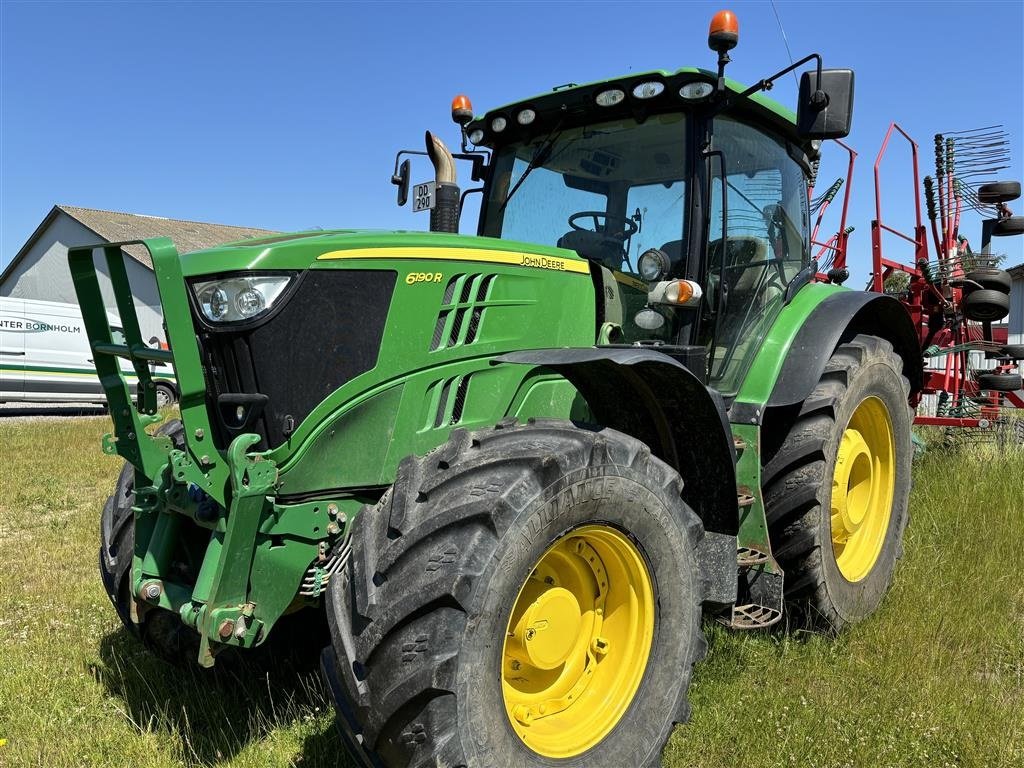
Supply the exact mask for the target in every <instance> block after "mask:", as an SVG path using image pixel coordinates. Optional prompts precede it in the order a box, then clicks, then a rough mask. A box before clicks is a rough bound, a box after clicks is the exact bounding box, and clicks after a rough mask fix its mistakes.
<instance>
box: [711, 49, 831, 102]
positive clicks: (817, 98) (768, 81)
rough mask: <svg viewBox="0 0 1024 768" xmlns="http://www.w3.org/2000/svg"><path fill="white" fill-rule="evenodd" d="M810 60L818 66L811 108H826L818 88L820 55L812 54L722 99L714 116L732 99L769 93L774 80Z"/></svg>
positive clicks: (823, 94)
mask: <svg viewBox="0 0 1024 768" xmlns="http://www.w3.org/2000/svg"><path fill="white" fill-rule="evenodd" d="M812 59H814V60H815V61H816V62H817V64H818V68H817V69H818V79H817V81H816V82H817V83H818V84H819V87H818V89H817V90H816V91H815V92H814V93H813V94H811V106H812V107H814V108H815V109H824V108H825V107H826V106H828V96H827V95H826V94H825V92H824V91H823V90H821V87H820V84H821V54H820V53H812V54H810V55H809V56H804V57H803V58H802V59H800V61H798V62H796V63H795V64H790V65H789V66H788V67H786V68H785V69H782V70H779V71H778V72H776V73H775V74H774V75H772V76H771V77H766V78H764V79H763V80H759V81H758V82H756V83H754V84H753V85H752V86H750V87H749V88H747V90H745V91H743V92H742V93H739V94H737V95H736V96H730V97H727V98H726V99H724V100H723V101H722V102H721V104H720V105H719V107H718V109H716V110H715V112H714V114H716V115H717V114H718V113H719V112H722V111H723V110H725V109H727V108H728V107H729V106H730V105H731V104H732V103H733V100H734V99H745V98H747V97H748V96H752V95H754V94H755V93H758V92H759V91H770V90H771V89H772V85H773V84H774V83H775V81H776V80H778V79H779V78H780V77H782V76H783V75H788V74H789V73H790V72H792V71H793V70H795V69H796V68H797V67H801V66H803V65H804V64H806V63H807V62H808V61H811V60H812Z"/></svg>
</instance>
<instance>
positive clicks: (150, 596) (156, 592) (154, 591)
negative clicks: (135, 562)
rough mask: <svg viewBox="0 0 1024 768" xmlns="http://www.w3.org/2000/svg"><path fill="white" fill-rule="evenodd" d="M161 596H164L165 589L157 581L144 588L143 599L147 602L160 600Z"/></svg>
mask: <svg viewBox="0 0 1024 768" xmlns="http://www.w3.org/2000/svg"><path fill="white" fill-rule="evenodd" d="M161 594H163V589H162V588H161V586H160V583H159V582H156V581H151V582H149V583H148V584H146V585H145V586H144V587H143V588H142V597H143V598H144V599H145V600H158V599H159V598H160V595H161Z"/></svg>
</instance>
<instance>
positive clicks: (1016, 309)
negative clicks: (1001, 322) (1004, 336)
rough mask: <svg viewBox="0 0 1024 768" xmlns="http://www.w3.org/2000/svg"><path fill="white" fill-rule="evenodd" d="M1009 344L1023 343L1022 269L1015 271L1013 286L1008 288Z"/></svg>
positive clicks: (1023, 284) (1023, 297)
mask: <svg viewBox="0 0 1024 768" xmlns="http://www.w3.org/2000/svg"><path fill="white" fill-rule="evenodd" d="M1006 322H1007V324H1008V325H1009V330H1010V337H1009V339H1008V343H1010V344H1024V270H1022V271H1021V272H1018V273H1016V275H1015V276H1014V278H1013V286H1012V287H1011V288H1010V317H1009V318H1007V321H1006Z"/></svg>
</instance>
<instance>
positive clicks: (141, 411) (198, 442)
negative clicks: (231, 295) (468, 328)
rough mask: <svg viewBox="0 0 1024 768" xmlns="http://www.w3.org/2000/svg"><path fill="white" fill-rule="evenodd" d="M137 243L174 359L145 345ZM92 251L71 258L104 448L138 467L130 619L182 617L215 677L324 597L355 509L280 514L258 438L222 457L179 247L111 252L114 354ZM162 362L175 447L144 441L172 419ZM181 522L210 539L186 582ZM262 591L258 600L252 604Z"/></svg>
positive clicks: (73, 252)
mask: <svg viewBox="0 0 1024 768" xmlns="http://www.w3.org/2000/svg"><path fill="white" fill-rule="evenodd" d="M129 245H142V246H144V247H146V248H147V249H148V251H149V253H150V256H151V258H152V260H153V268H154V273H155V275H156V277H157V285H158V287H159V291H160V298H161V302H162V303H163V306H164V307H165V312H166V315H165V321H166V324H167V333H168V338H169V340H170V346H171V350H173V352H172V351H168V350H157V349H152V348H150V347H149V346H147V345H146V344H145V343H144V342H143V340H142V335H141V332H140V330H139V325H138V319H137V316H136V314H135V309H134V305H133V304H132V300H131V289H130V286H129V284H128V277H127V273H126V270H125V265H124V261H123V256H122V251H121V249H122V248H123V247H125V246H129ZM94 250H95V249H94V247H80V248H72V249H70V250H69V263H70V264H71V270H72V276H73V278H74V281H75V286H76V289H77V291H78V294H79V300H80V303H81V306H82V313H83V319H84V321H85V325H86V329H87V331H88V333H89V336H90V338H91V339H93V340H94V344H93V349H94V352H95V353H96V357H95V360H96V368H97V372H98V374H99V376H100V380H101V383H102V385H103V388H104V391H105V393H106V396H107V401H108V403H109V404H110V414H111V418H112V420H113V422H114V432H113V433H112V434H107V435H105V436H104V438H103V451H104V453H107V454H111V455H113V454H118V455H120V456H122V457H123V458H124V459H125V460H126V461H127V462H129V463H130V464H132V465H133V467H134V469H135V482H134V491H135V503H134V505H133V507H132V513H133V515H134V522H135V525H134V528H135V534H134V543H135V546H134V556H133V558H132V566H131V569H130V574H129V575H128V576H127V584H126V585H125V586H126V589H125V590H124V591H125V592H126V593H127V594H126V595H124V596H123V597H124V599H125V600H127V601H128V605H127V606H125V607H126V608H127V611H125V615H130V616H131V619H132V621H133V622H134V623H136V624H142V623H143V622H144V621H145V616H146V613H147V612H148V611H150V610H153V609H154V608H160V609H164V610H167V611H171V612H173V613H175V614H177V615H178V616H180V618H181V620H182V622H183V623H184V624H185V625H186V626H189V627H192V628H194V629H195V630H196V631H197V632H198V633H199V636H200V649H199V663H200V664H201V665H202V666H207V667H208V666H212V665H213V662H214V655H215V654H216V652H217V650H218V649H219V648H222V647H224V646H228V645H231V646H236V647H243V648H250V647H253V646H255V645H258V644H260V643H262V642H263V640H264V639H265V638H266V637H267V635H268V633H269V631H270V629H271V627H272V626H273V624H274V623H275V622H276V621H277V619H278V618H280V617H281V616H282V615H283V614H284V613H285V612H286V611H288V610H289V609H290V608H291V609H294V608H299V607H302V606H303V605H305V604H307V603H308V602H312V601H315V600H316V599H317V598H318V597H319V596H320V594H321V593H322V592H323V590H324V589H326V585H327V581H328V580H329V578H330V575H331V573H332V572H333V570H335V568H334V567H332V559H331V554H332V552H336V551H337V549H338V548H339V545H340V543H341V542H343V540H344V539H345V538H346V537H347V536H348V526H347V521H348V520H350V519H351V518H352V517H353V514H352V513H354V512H355V511H356V509H358V504H355V505H354V508H353V509H349V505H352V504H353V502H352V501H351V500H339V501H338V503H334V502H330V503H329V502H327V501H322V502H317V503H315V504H313V503H310V504H297V505H281V504H277V503H275V500H274V498H273V490H274V486H275V484H276V482H277V476H278V472H277V466H276V464H275V463H274V462H273V461H271V460H269V459H268V458H267V457H266V454H265V453H259V452H256V453H252V452H250V451H249V449H250V448H251V447H252V446H253V445H255V444H256V443H258V442H259V440H260V437H259V436H258V435H255V434H251V433H246V434H241V435H238V436H237V437H236V438H235V439H234V440H233V441H232V442H231V444H230V446H229V447H228V450H227V451H225V452H223V453H222V452H220V451H218V450H217V449H216V448H215V447H213V445H212V443H211V439H210V437H209V436H210V435H211V434H212V430H211V425H210V423H209V415H208V413H207V411H206V405H205V398H206V384H205V381H204V379H203V376H202V373H201V367H200V360H199V352H198V350H197V348H196V344H195V338H194V334H193V333H192V330H191V320H190V318H189V316H188V306H189V305H188V298H187V296H186V294H185V281H184V279H183V278H182V273H181V266H180V262H179V259H178V253H177V251H176V250H175V248H174V246H173V245H172V244H171V241H170V240H168V239H166V238H157V239H153V240H144V241H131V242H124V243H112V244H109V245H105V246H103V248H102V250H103V252H104V256H105V259H106V263H107V266H108V269H109V274H110V276H111V283H112V287H113V289H114V296H115V298H116V300H117V305H118V309H119V312H120V316H121V321H122V324H123V328H124V335H125V341H124V343H123V344H115V343H114V341H113V334H112V332H111V328H110V325H109V322H108V320H107V318H106V314H105V311H104V309H103V306H104V303H103V299H102V294H101V293H100V287H99V281H98V279H97V273H96V270H95V268H94V264H93V252H94ZM97 339H98V340H100V341H98V342H96V341H95V340H97ZM117 358H125V359H128V360H130V361H131V362H132V364H133V366H134V368H135V371H136V374H137V375H138V377H139V386H138V390H137V393H136V397H135V398H134V400H133V398H132V395H131V390H130V389H129V384H128V382H127V380H126V378H125V377H124V375H122V373H121V370H120V366H119V365H118V363H117ZM155 361H160V362H167V363H171V364H172V365H174V368H175V372H176V373H177V376H178V382H179V384H180V386H181V418H182V422H183V424H184V428H185V438H186V439H185V440H184V441H183V443H181V444H180V445H175V443H174V442H173V441H172V439H171V437H169V436H167V435H163V434H152V433H151V432H150V431H149V429H150V428H152V427H153V426H154V425H156V424H158V423H159V422H160V421H162V419H163V417H162V416H161V415H160V414H158V413H157V409H156V397H155V387H154V386H153V382H152V379H151V378H150V375H149V363H150V362H155ZM197 454H198V455H197ZM186 520H188V521H190V523H191V524H193V525H194V527H195V528H196V529H197V530H198V531H199V532H200V533H201V531H202V530H203V529H205V530H206V531H208V532H209V540H208V542H204V543H203V545H202V547H201V548H199V547H197V548H196V550H195V551H202V553H203V554H202V557H201V561H200V562H197V563H196V564H195V566H194V567H193V568H192V569H191V572H190V573H181V568H180V563H177V562H176V560H178V559H179V558H178V557H177V555H180V554H181V552H180V551H179V550H176V547H181V546H183V542H185V541H187V540H188V538H189V537H186V536H182V530H181V528H182V525H183V524H184V523H186ZM193 535H194V534H193ZM186 559H187V558H186ZM307 583H308V586H309V589H306V586H307ZM257 594H258V595H259V601H258V602H257V601H255V600H254V599H253V595H257Z"/></svg>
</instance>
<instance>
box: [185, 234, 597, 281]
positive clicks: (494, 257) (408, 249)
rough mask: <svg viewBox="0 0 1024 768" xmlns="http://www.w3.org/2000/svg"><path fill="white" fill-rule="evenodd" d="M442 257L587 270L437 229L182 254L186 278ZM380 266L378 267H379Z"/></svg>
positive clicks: (261, 242)
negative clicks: (363, 261) (339, 262)
mask: <svg viewBox="0 0 1024 768" xmlns="http://www.w3.org/2000/svg"><path fill="white" fill-rule="evenodd" d="M378 259H379V260H390V261H392V262H400V261H401V262H404V261H408V260H417V259H425V260H438V259H442V260H445V261H468V262H485V263H486V262H489V263H493V264H506V265H517V266H522V267H524V268H527V269H534V270H554V271H561V272H574V273H579V274H587V273H589V272H590V266H589V263H588V262H587V261H585V260H584V259H582V258H580V257H579V255H577V254H576V252H575V251H569V250H565V249H562V248H551V247H547V246H542V245H537V244H535V243H520V242H514V241H509V240H499V239H496V238H491V237H474V236H469V235H455V234H447V233H438V232H406V231H381V230H351V229H347V230H346V229H339V230H329V231H322V230H317V231H312V232H296V233H292V234H286V235H276V236H273V237H266V238H260V239H256V240H241V241H238V242H234V243H226V244H224V245H221V246H218V247H216V248H210V249H207V250H203V251H194V252H192V253H187V254H183V255H182V256H181V267H182V273H183V275H184V276H185V277H197V276H200V275H214V274H221V273H225V272H235V271H242V270H304V269H310V268H317V267H326V266H332V267H338V266H340V265H339V264H337V263H333V264H331V263H329V262H337V261H338V260H360V261H362V260H372V261H374V262H376V260H378ZM380 266H382V265H379V264H378V266H377V267H376V268H380Z"/></svg>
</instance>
